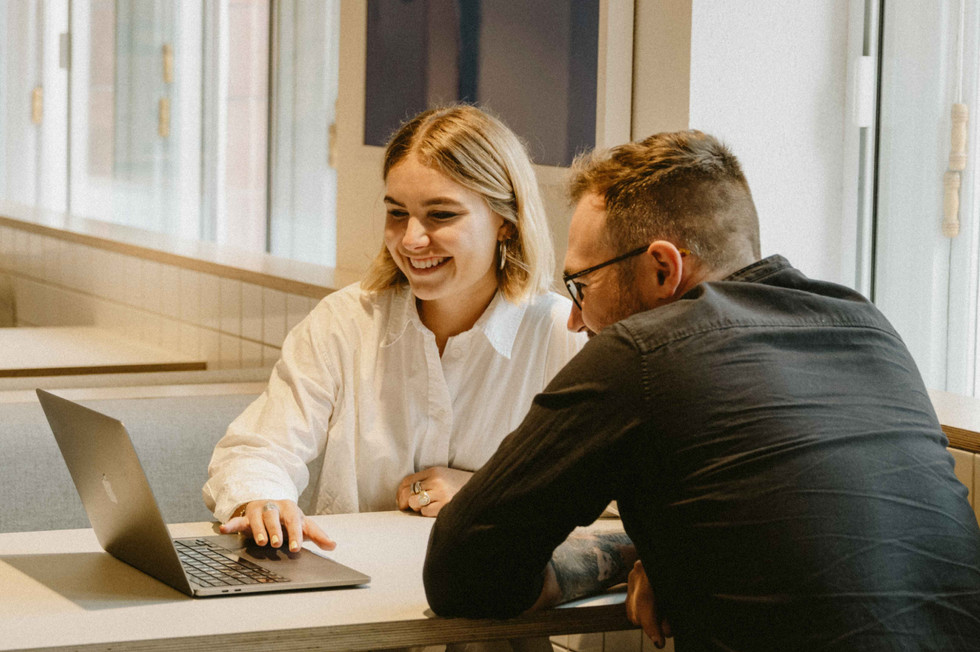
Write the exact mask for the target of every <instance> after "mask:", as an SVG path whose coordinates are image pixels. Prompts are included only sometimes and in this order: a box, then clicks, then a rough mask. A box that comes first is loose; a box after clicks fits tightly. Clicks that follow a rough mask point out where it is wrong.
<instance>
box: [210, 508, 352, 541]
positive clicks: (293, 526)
mask: <svg viewBox="0 0 980 652" xmlns="http://www.w3.org/2000/svg"><path fill="white" fill-rule="evenodd" d="M240 511H241V508H239V509H237V510H235V512H236V513H239V512H240ZM283 526H285V527H286V533H287V535H288V538H289V550H290V552H296V551H297V550H299V549H300V548H301V547H302V546H303V536H304V535H305V536H306V537H307V538H308V539H309V540H310V541H312V542H313V543H315V544H316V545H318V546H319V547H320V548H321V549H323V550H333V549H334V548H336V547H337V544H336V543H335V542H334V541H333V539H331V538H330V537H328V536H327V535H326V533H325V532H324V531H323V530H321V529H320V527H319V526H318V525H317V524H316V523H314V522H313V521H311V520H308V519H306V518H305V516H304V515H303V510H301V509H300V508H299V506H298V505H297V504H296V503H294V502H293V501H291V500H253V501H251V502H250V503H246V505H245V512H244V514H243V515H242V516H233V517H232V518H230V519H228V522H227V523H222V524H221V527H220V531H221V533H222V534H234V533H236V532H241V533H243V534H251V535H252V538H253V539H255V543H257V544H259V545H260V546H264V545H266V543H269V544H270V545H271V546H272V547H273V548H278V547H280V546H281V545H282V544H283V536H282V528H283Z"/></svg>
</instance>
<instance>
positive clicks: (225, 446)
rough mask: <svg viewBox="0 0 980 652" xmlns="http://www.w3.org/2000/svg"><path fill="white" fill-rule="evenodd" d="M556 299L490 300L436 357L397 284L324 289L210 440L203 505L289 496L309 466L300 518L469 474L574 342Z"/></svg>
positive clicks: (358, 507)
mask: <svg viewBox="0 0 980 652" xmlns="http://www.w3.org/2000/svg"><path fill="white" fill-rule="evenodd" d="M570 307H571V302H570V301H569V300H568V299H566V298H564V297H561V296H558V295H557V294H554V293H548V294H545V295H540V296H537V297H534V298H533V299H532V300H530V301H529V302H528V303H525V304H522V305H514V304H512V303H510V302H508V301H507V300H505V299H504V298H503V297H502V296H501V295H500V294H498V295H497V296H496V297H494V299H493V301H492V302H491V303H490V306H489V307H488V308H487V309H486V311H485V312H484V314H483V315H482V316H481V317H480V319H479V320H478V321H477V322H476V324H475V325H474V326H473V328H471V329H470V330H468V331H466V332H464V333H460V334H459V335H456V336H454V337H450V338H449V340H448V341H447V343H446V346H445V349H444V353H443V355H442V356H441V357H440V355H439V350H438V347H437V345H436V340H435V336H434V335H433V333H432V331H430V330H429V329H428V328H426V327H425V326H424V325H423V324H422V322H421V320H420V319H419V315H418V311H417V309H416V305H415V298H414V296H413V295H412V293H411V291H410V289H408V288H406V287H402V288H397V289H392V290H389V291H385V292H381V293H376V294H372V293H368V292H364V291H362V290H361V289H360V286H359V285H352V286H348V287H346V288H344V289H343V290H340V291H338V292H335V293H333V294H330V295H329V296H327V297H326V298H325V299H324V300H323V301H321V302H320V304H319V305H317V307H316V308H314V310H313V311H312V312H311V313H310V314H309V315H308V316H307V317H306V319H304V320H303V321H302V322H301V323H300V324H299V325H298V326H296V328H295V329H293V330H292V332H290V333H289V335H288V336H287V337H286V341H285V342H284V343H283V348H282V358H281V359H280V360H279V362H278V363H277V364H276V366H275V368H274V369H273V372H272V377H271V379H270V380H269V385H268V387H267V388H266V390H265V392H263V394H262V395H261V396H260V397H259V398H258V399H256V401H255V402H254V403H252V405H250V406H249V407H248V408H247V409H246V410H245V412H243V413H242V414H241V416H239V417H238V418H237V419H235V421H234V422H233V423H232V424H231V425H230V426H229V428H228V432H227V433H226V434H225V436H224V437H223V438H222V439H221V441H219V442H218V445H217V447H216V448H215V451H214V455H213V456H212V458H211V464H210V466H209V468H208V472H209V476H210V479H209V480H208V482H207V484H205V486H204V490H203V494H204V501H205V503H206V504H207V506H208V508H209V509H211V510H212V511H213V512H214V515H215V517H216V518H218V519H219V520H221V521H226V520H228V518H229V517H230V516H231V514H232V512H233V511H234V509H235V508H236V507H237V506H238V505H241V504H242V503H245V502H247V501H251V500H258V499H275V500H281V499H289V500H299V495H300V493H301V492H303V491H304V489H305V488H306V487H307V485H308V484H309V481H310V477H311V474H310V468H312V469H313V474H314V475H313V477H314V478H317V481H316V484H315V485H314V486H313V487H311V488H310V492H308V493H307V494H304V500H303V502H305V503H307V504H306V505H303V503H301V506H304V507H305V508H306V509H307V511H309V512H310V513H316V514H326V513H343V512H357V511H376V510H386V509H395V508H396V501H395V492H396V490H397V488H398V484H399V482H401V480H402V478H404V477H405V476H406V475H409V474H410V473H414V472H416V471H419V470H421V469H425V468H429V467H433V466H446V467H451V468H456V469H463V470H468V471H474V470H476V469H478V468H479V467H480V466H482V465H483V463H484V462H486V461H487V460H488V459H489V458H490V456H491V455H492V454H493V453H494V451H496V449H497V446H498V445H499V444H500V442H501V440H502V439H503V438H504V436H506V435H507V434H508V433H509V432H510V431H511V430H513V429H514V428H516V427H517V425H518V424H519V423H520V422H521V420H522V419H523V418H524V415H525V413H526V412H527V410H528V408H529V407H530V404H531V400H532V399H533V398H534V395H535V394H536V393H538V392H539V391H541V390H542V389H544V387H545V385H546V384H547V383H548V382H549V381H550V380H551V378H552V377H553V376H554V375H555V373H556V372H557V371H558V370H559V369H561V367H563V366H564V365H565V363H566V362H567V361H568V360H570V359H571V358H572V356H574V355H575V354H576V353H577V352H578V351H579V349H581V347H582V346H583V345H584V344H585V336H584V335H581V334H572V333H569V332H568V331H567V329H566V326H565V324H566V321H567V319H568V312H569V310H570ZM318 462H319V463H320V464H319V472H318V473H319V475H318V476H317V475H316V473H317V470H316V467H317V466H318V464H317V463H318Z"/></svg>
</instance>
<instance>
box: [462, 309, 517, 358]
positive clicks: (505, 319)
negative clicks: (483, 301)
mask: <svg viewBox="0 0 980 652" xmlns="http://www.w3.org/2000/svg"><path fill="white" fill-rule="evenodd" d="M526 309H527V304H526V303H522V304H521V305H519V306H518V305H516V304H513V303H511V302H510V301H508V300H507V299H505V298H504V295H503V294H501V293H500V292H497V294H496V295H494V297H493V301H491V302H490V305H489V306H487V309H486V310H484V311H483V314H482V315H480V318H479V319H477V320H476V323H475V324H474V325H473V330H478V331H480V332H482V333H483V334H484V335H485V336H486V338H487V341H488V342H490V345H491V346H492V347H493V348H494V349H495V350H496V351H497V353H499V354H500V355H502V356H504V357H505V358H507V359H508V360H509V359H510V354H511V351H513V349H514V341H515V340H516V339H517V329H518V328H520V326H521V321H522V320H523V319H524V311H525V310H526Z"/></svg>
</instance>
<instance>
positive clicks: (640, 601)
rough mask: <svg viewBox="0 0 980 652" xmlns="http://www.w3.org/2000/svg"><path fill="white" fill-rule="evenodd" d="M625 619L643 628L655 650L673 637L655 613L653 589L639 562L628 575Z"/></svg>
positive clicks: (663, 619) (661, 617)
mask: <svg viewBox="0 0 980 652" xmlns="http://www.w3.org/2000/svg"><path fill="white" fill-rule="evenodd" d="M626 617H627V618H629V620H630V622H631V623H633V624H634V625H639V626H640V627H642V628H643V632H644V633H645V634H646V635H647V636H649V637H650V640H651V641H653V645H654V646H655V647H656V648H657V649H661V648H663V646H664V645H666V644H667V639H668V638H670V637H671V636H672V635H673V634H672V633H671V631H670V623H668V622H667V619H666V618H664V615H663V614H662V613H658V611H657V599H656V597H655V596H654V595H653V587H652V586H650V580H649V578H648V577H647V574H646V571H644V570H643V562H642V561H639V560H637V562H636V563H635V564H633V570H631V571H630V575H629V586H628V588H627V591H626Z"/></svg>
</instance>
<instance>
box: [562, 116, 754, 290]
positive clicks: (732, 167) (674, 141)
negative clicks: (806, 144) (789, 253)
mask: <svg viewBox="0 0 980 652" xmlns="http://www.w3.org/2000/svg"><path fill="white" fill-rule="evenodd" d="M572 175H573V176H572V178H571V181H570V182H569V188H568V191H569V197H570V199H571V200H572V203H576V202H578V201H579V200H580V199H582V197H583V196H584V195H586V194H589V193H595V194H596V195H598V196H599V197H601V198H603V199H604V200H605V205H606V230H605V232H606V237H607V239H608V244H609V245H610V247H611V248H612V249H613V251H615V252H625V251H629V250H630V249H634V248H636V247H639V246H642V245H643V244H644V243H649V242H653V241H654V240H668V241H670V242H673V243H674V244H675V245H676V246H678V247H683V248H686V249H689V250H690V251H691V252H692V253H694V254H695V255H696V256H697V257H698V258H699V260H700V261H701V262H702V263H703V264H705V265H706V266H708V267H709V268H711V269H714V270H717V271H723V270H730V271H735V270H737V269H740V268H741V267H743V266H745V265H746V264H749V263H751V262H754V261H756V260H758V259H759V258H760V257H761V256H760V248H759V218H758V215H757V214H756V211H755V204H754V203H753V201H752V193H751V191H750V190H749V184H748V182H747V181H746V180H745V175H744V174H743V173H742V166H741V165H740V164H739V162H738V159H736V158H735V156H734V155H733V154H732V153H731V151H730V150H729V149H728V148H727V147H726V146H725V145H724V144H723V143H721V142H720V141H719V140H718V139H716V138H714V137H713V136H709V135H708V134H705V133H702V132H700V131H695V130H691V131H678V132H671V133H659V134H655V135H653V136H650V137H649V138H647V139H645V140H643V141H639V142H632V143H626V144H625V145H620V146H618V147H613V148H611V149H608V150H604V151H595V152H591V153H588V154H584V155H581V156H579V157H578V158H576V160H575V163H573V165H572Z"/></svg>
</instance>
